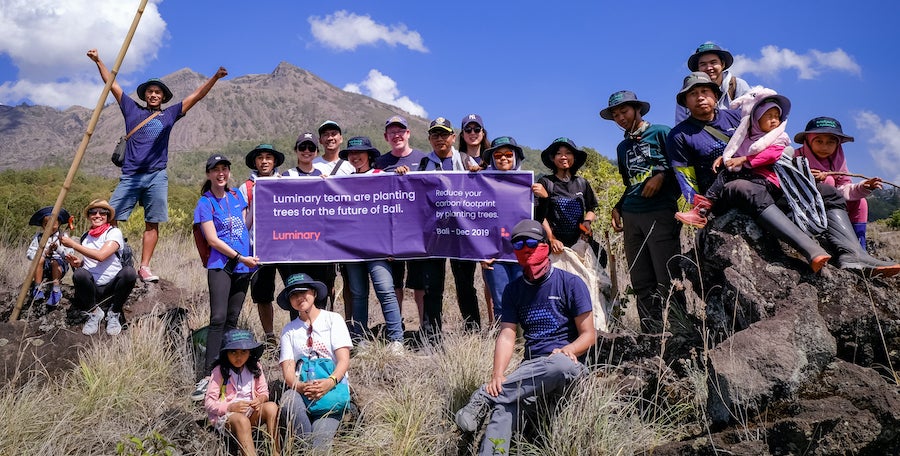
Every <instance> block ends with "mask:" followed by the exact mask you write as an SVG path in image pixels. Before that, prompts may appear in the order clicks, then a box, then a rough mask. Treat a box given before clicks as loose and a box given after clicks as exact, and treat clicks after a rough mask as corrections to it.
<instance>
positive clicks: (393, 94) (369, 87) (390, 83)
mask: <svg viewBox="0 0 900 456" xmlns="http://www.w3.org/2000/svg"><path fill="white" fill-rule="evenodd" d="M344 90H345V91H347V92H352V93H358V94H362V95H368V96H370V97H372V98H374V99H376V100H378V101H380V102H382V103H387V104H389V105H393V106H396V107H398V108H400V109H403V110H404V111H406V112H408V113H410V114H412V115H414V116H420V117H428V113H427V112H425V108H423V107H422V105H420V104H417V103H415V102H414V101H412V100H410V99H409V97H407V96H405V95H404V96H402V97H401V96H400V90H399V89H397V83H396V82H394V80H393V79H391V78H389V77H388V76H385V75H384V74H382V73H381V72H380V71H378V70H375V69H372V70H369V74H368V76H367V77H366V79H365V80H364V81H362V82H360V83H350V84H347V85H345V86H344Z"/></svg>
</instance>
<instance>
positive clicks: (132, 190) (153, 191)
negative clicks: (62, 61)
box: [87, 49, 228, 282]
mask: <svg viewBox="0 0 900 456" xmlns="http://www.w3.org/2000/svg"><path fill="white" fill-rule="evenodd" d="M87 56H88V57H89V58H90V59H91V60H93V61H94V63H96V64H97V70H99V71H100V78H101V79H103V82H104V83H105V82H107V81H109V79H110V78H111V77H112V74H110V72H109V70H108V69H107V68H106V65H105V64H104V63H103V61H102V60H100V54H99V53H98V52H97V50H96V49H91V50H89V51H88V52H87ZM227 75H228V71H227V70H225V68H224V67H219V69H218V71H216V74H214V75H213V76H212V77H211V78H209V79H208V80H207V81H206V83H205V84H203V85H202V86H200V87H198V88H197V90H195V91H194V92H193V93H191V94H190V95H188V96H187V97H185V99H184V100H182V101H181V102H180V103H176V104H174V105H172V106H169V107H168V108H165V109H163V108H162V105H163V104H164V103H168V102H169V100H171V99H172V91H171V90H169V88H168V87H166V85H165V84H164V83H163V82H162V81H160V80H159V79H150V80H149V81H147V82H145V83H143V84H141V85H139V86H138V88H137V96H138V98H140V99H141V100H142V101H145V102H146V103H147V106H146V107H143V106H140V105H138V103H137V102H136V101H134V100H132V99H131V98H130V97H126V96H123V93H124V92H123V91H122V87H121V86H119V82H118V81H113V84H112V87H111V88H110V90H111V91H112V94H113V96H114V97H115V98H116V102H117V103H118V104H119V109H121V110H122V115H123V116H124V117H125V130H126V132H128V134H129V137H128V139H127V144H126V149H125V161H124V163H122V177H121V178H120V179H119V184H118V185H117V186H116V189H115V190H114V191H113V194H112V196H111V197H110V198H109V204H110V205H111V206H112V207H113V208H114V209H115V210H116V219H115V220H113V221H112V224H113V225H115V224H116V222H124V221H126V220H128V217H129V216H130V215H131V211H132V210H133V209H134V206H135V205H136V204H138V203H140V205H141V207H143V208H144V237H143V239H142V248H141V265H140V268H139V269H138V276H139V277H140V278H141V280H143V281H144V282H157V281H159V277H158V276H157V275H156V274H153V272H152V271H151V270H150V259H151V258H152V257H153V251H154V250H155V249H156V243H157V241H158V240H159V224H160V223H161V222H166V221H168V220H169V203H168V194H169V178H168V175H167V174H166V164H167V163H168V160H169V134H170V133H171V132H172V127H173V126H174V125H175V122H177V121H178V120H180V119H181V118H182V117H184V115H185V114H187V112H188V111H189V110H190V109H191V108H192V107H193V106H194V105H195V104H197V103H198V102H199V101H200V100H202V99H203V97H205V96H206V94H208V93H209V91H210V90H211V89H212V87H213V86H214V85H215V84H216V81H218V80H219V79H222V78H224V77H225V76H227Z"/></svg>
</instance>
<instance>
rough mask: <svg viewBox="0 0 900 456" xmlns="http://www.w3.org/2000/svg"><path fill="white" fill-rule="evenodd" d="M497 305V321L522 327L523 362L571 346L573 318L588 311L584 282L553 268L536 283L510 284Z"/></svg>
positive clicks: (574, 328) (522, 280) (575, 333)
mask: <svg viewBox="0 0 900 456" xmlns="http://www.w3.org/2000/svg"><path fill="white" fill-rule="evenodd" d="M501 302H503V314H502V315H501V316H500V321H501V322H503V323H513V324H518V325H521V326H522V335H523V337H524V338H525V359H531V358H537V357H540V356H547V355H549V354H550V353H551V352H553V350H554V349H557V348H562V347H565V346H566V345H568V344H570V343H571V342H573V341H574V340H575V339H577V338H578V327H577V326H576V325H575V317H577V316H579V315H581V314H583V313H585V312H589V311H591V310H592V306H591V295H590V294H589V293H588V289H587V285H585V284H584V280H582V279H581V277H578V276H577V275H575V274H572V273H570V272H567V271H563V270H562V269H556V268H550V272H548V273H547V276H546V277H544V278H543V280H541V281H540V282H538V283H531V282H528V281H527V280H525V278H524V277H520V278H518V279H516V280H514V281H512V282H510V284H509V285H508V286H507V287H506V290H504V291H503V299H501ZM507 303H509V304H508V305H507ZM592 324H593V323H592Z"/></svg>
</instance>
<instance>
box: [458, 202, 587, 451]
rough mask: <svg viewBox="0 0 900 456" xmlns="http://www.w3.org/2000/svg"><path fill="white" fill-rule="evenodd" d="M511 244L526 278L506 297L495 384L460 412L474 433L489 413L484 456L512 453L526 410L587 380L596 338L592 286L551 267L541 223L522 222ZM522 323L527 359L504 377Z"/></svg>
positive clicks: (479, 391)
mask: <svg viewBox="0 0 900 456" xmlns="http://www.w3.org/2000/svg"><path fill="white" fill-rule="evenodd" d="M510 239H511V242H512V248H513V251H514V252H515V254H516V259H517V260H518V261H519V264H520V265H521V266H522V269H523V276H522V277H520V278H518V279H516V280H514V281H513V282H511V283H510V284H509V285H508V286H507V287H506V290H505V291H504V292H503V299H502V301H503V315H502V316H501V317H500V333H499V334H498V335H497V342H496V344H495V346H494V368H493V371H492V374H491V380H490V381H489V382H488V383H486V384H485V385H484V386H483V387H480V388H478V389H477V390H476V391H475V392H474V393H472V397H471V398H470V399H469V403H468V404H466V406H465V407H463V408H462V409H460V410H459V411H458V412H457V413H456V424H457V426H459V428H460V429H461V430H463V431H464V432H475V431H477V430H478V428H479V426H480V425H481V421H482V420H483V419H484V418H485V415H487V414H488V412H490V420H489V422H488V425H487V429H485V431H484V439H483V440H482V441H481V450H480V452H479V454H481V455H491V454H496V453H497V452H499V453H502V454H507V453H509V443H510V441H512V432H513V429H514V428H518V425H520V424H521V423H522V420H521V413H522V412H523V411H524V410H523V409H524V408H525V407H523V405H527V404H538V403H543V400H546V399H548V396H549V395H553V394H557V393H560V392H561V391H562V390H563V388H564V387H565V386H566V385H567V384H569V383H570V382H572V381H573V380H575V379H576V378H578V377H580V376H582V375H584V374H586V373H587V367H585V366H584V364H582V363H581V361H582V360H583V357H584V356H585V353H586V352H587V351H588V349H589V348H590V347H591V346H592V345H594V342H596V340H597V332H596V331H595V330H594V317H593V312H592V311H591V309H592V306H591V297H590V294H589V293H588V289H587V285H585V283H584V281H583V280H581V278H580V277H578V276H576V275H574V274H571V273H569V272H566V271H563V270H562V269H556V268H554V267H553V266H552V265H551V264H550V243H549V241H548V240H547V233H546V231H545V230H544V227H543V225H542V224H541V223H539V222H536V221H534V220H531V219H526V220H522V221H521V222H519V223H517V224H516V226H515V227H513V229H512V237H511V238H510ZM507 303H509V305H507ZM517 325H519V326H521V327H522V336H523V338H524V339H525V359H524V360H523V361H522V363H521V364H519V366H518V367H517V368H516V369H515V370H514V371H513V372H511V373H510V374H509V376H508V377H507V376H505V375H504V373H505V372H506V369H507V368H508V367H509V362H510V359H512V356H513V352H514V351H515V346H516V326H517Z"/></svg>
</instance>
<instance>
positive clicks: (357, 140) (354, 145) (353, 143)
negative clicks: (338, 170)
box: [338, 136, 381, 162]
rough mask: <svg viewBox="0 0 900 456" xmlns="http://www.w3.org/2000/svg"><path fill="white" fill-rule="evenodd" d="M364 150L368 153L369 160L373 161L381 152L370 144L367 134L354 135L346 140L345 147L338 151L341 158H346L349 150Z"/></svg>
mask: <svg viewBox="0 0 900 456" xmlns="http://www.w3.org/2000/svg"><path fill="white" fill-rule="evenodd" d="M353 151H364V152H368V153H369V161H370V162H372V161H375V159H376V158H378V157H380V156H381V152H379V151H378V149H376V148H375V146H373V145H372V140H371V139H369V137H368V136H354V137H352V138H350V139H349V140H348V141H347V148H346V149H344V150H342V151H340V152H338V157H340V159H341V160H346V159H347V157H348V156H350V152H353Z"/></svg>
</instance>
